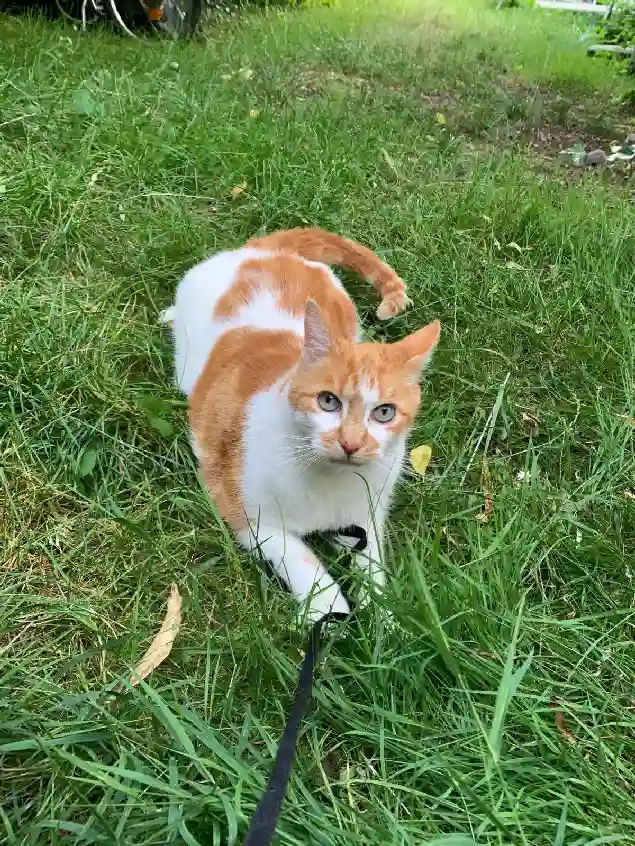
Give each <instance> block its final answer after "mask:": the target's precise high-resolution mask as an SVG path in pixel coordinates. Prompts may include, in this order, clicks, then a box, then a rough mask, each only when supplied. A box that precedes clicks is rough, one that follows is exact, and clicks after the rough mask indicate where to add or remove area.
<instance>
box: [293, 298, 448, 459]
mask: <svg viewBox="0 0 635 846" xmlns="http://www.w3.org/2000/svg"><path fill="white" fill-rule="evenodd" d="M439 332H440V327H439V324H438V323H431V324H430V325H429V326H426V327H424V328H423V329H420V330H419V331H418V332H415V333H413V334H412V335H409V336H408V337H407V338H405V339H404V340H403V341H399V342H398V343H395V344H379V343H361V344H355V343H350V342H348V341H341V340H337V339H331V338H330V336H329V335H328V332H327V330H326V328H325V326H324V323H323V321H322V319H321V317H320V313H319V311H318V309H317V306H315V304H314V303H311V302H310V303H309V304H308V306H307V312H306V318H305V341H304V352H303V358H302V361H301V363H300V365H299V367H298V370H297V373H296V374H295V376H294V378H293V380H292V382H291V385H290V390H289V402H290V403H291V406H292V408H293V410H294V412H295V415H296V419H297V423H298V428H299V430H300V435H299V440H298V442H297V445H298V451H299V453H300V454H305V455H306V456H307V457H311V458H318V459H319V458H321V459H325V460H328V461H332V462H340V463H349V464H353V465H360V464H364V463H366V462H369V461H377V460H381V458H382V456H383V455H384V454H385V452H386V450H387V449H388V447H389V445H390V443H391V441H393V439H394V438H397V437H400V436H403V435H405V434H406V433H407V431H408V429H409V428H410V427H411V426H412V423H413V421H414V418H415V415H416V413H417V409H418V408H419V399H420V390H419V376H420V373H421V370H422V368H423V367H424V365H425V363H426V361H427V360H428V359H429V358H430V355H431V354H432V351H433V349H434V347H435V345H436V343H437V341H438V339H439Z"/></svg>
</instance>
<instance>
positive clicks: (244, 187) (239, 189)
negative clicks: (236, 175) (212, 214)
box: [229, 182, 247, 200]
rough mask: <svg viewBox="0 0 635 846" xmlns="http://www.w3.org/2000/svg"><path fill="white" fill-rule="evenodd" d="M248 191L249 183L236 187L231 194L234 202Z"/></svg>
mask: <svg viewBox="0 0 635 846" xmlns="http://www.w3.org/2000/svg"><path fill="white" fill-rule="evenodd" d="M246 190H247V183H246V182H242V183H241V184H240V185H234V187H233V188H232V189H231V191H230V192H229V193H230V194H231V198H232V200H235V199H236V198H237V197H240V195H241V194H244V193H245V191H246Z"/></svg>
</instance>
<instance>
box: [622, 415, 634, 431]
mask: <svg viewBox="0 0 635 846" xmlns="http://www.w3.org/2000/svg"><path fill="white" fill-rule="evenodd" d="M620 417H621V418H622V420H626V422H627V423H628V425H629V426H632V427H633V428H635V417H630V416H629V415H628V414H620Z"/></svg>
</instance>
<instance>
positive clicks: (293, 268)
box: [214, 253, 357, 340]
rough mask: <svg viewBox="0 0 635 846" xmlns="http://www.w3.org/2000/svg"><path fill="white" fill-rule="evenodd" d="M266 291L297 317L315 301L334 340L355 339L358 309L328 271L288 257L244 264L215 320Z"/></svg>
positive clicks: (277, 255) (276, 257)
mask: <svg viewBox="0 0 635 846" xmlns="http://www.w3.org/2000/svg"><path fill="white" fill-rule="evenodd" d="M265 291H266V292H267V293H269V294H271V295H272V296H273V297H274V299H275V302H276V305H277V307H278V308H279V309H280V310H281V311H286V312H287V313H288V314H291V315H293V316H294V317H301V316H302V315H303V314H304V310H305V308H306V304H307V300H313V301H314V302H315V303H316V304H317V305H318V307H319V309H320V311H321V313H322V315H323V316H324V322H325V324H326V326H327V328H328V330H329V331H330V332H331V333H332V334H333V337H341V338H347V339H349V340H353V338H354V337H355V331H356V328H357V316H356V314H355V306H354V305H353V303H352V302H351V301H350V300H349V298H348V297H347V296H346V294H345V293H344V292H343V291H341V290H340V289H339V288H336V287H335V285H334V284H333V283H332V282H331V280H330V279H329V276H328V273H327V271H326V270H324V269H322V268H321V267H312V266H311V265H309V264H307V263H306V262H304V261H303V260H302V259H301V258H298V257H297V256H294V255H285V254H284V253H274V254H273V255H271V256H266V257H264V258H257V259H250V260H249V261H245V262H243V264H241V266H240V268H239V269H238V275H237V278H236V281H235V282H234V284H233V285H232V286H231V288H230V289H229V290H228V291H227V292H226V293H225V294H223V296H222V297H221V298H220V299H219V300H218V302H217V303H216V308H215V309H214V316H215V317H219V318H224V317H231V316H232V315H234V314H236V313H237V312H238V311H239V310H240V309H241V308H242V307H243V306H245V305H247V303H249V302H250V301H251V300H252V299H253V298H254V297H255V296H256V295H257V294H258V293H260V292H265Z"/></svg>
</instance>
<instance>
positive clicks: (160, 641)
mask: <svg viewBox="0 0 635 846" xmlns="http://www.w3.org/2000/svg"><path fill="white" fill-rule="evenodd" d="M180 627H181V594H180V593H179V589H178V588H177V586H176V585H175V584H173V585H172V587H171V588H170V597H169V599H168V610H167V612H166V615H165V619H164V620H163V623H162V624H161V628H160V629H159V631H158V633H157V635H156V636H155V638H154V640H153V641H152V643H151V644H150V646H149V647H148V648H147V650H146V652H145V655H144V656H143V658H142V659H141V660H140V661H139V662H138V663H137V665H136V666H135V668H134V670H133V671H132V677H131V678H130V684H131V685H137V684H139V682H140V681H141V679H145V678H146V676H149V675H150V673H151V672H152V670H155V669H156V668H157V667H158V666H159V664H162V663H163V662H164V661H165V659H166V658H167V657H168V655H169V654H170V652H171V651H172V644H173V643H174V639H175V638H176V636H177V634H178V633H179V629H180Z"/></svg>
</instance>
